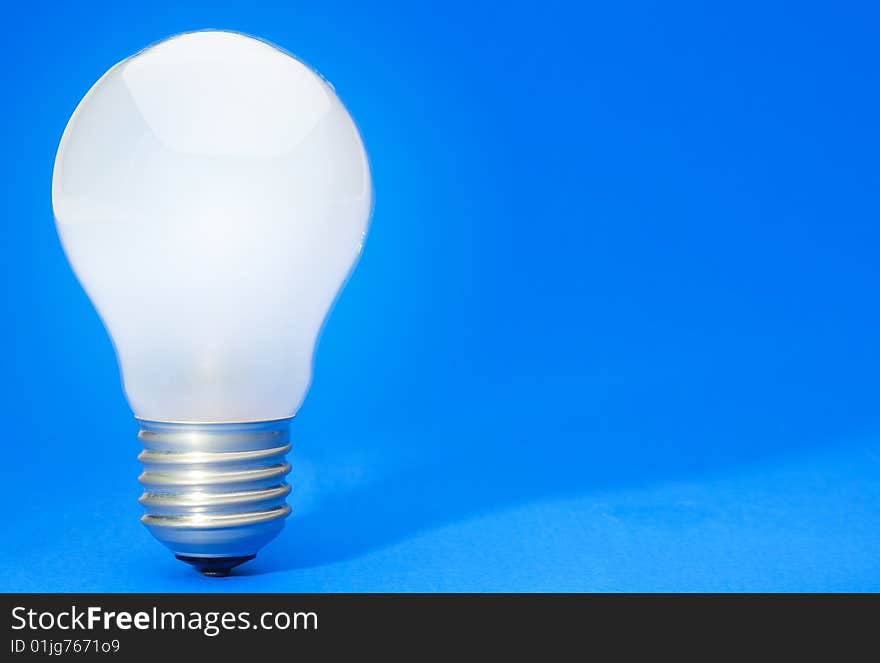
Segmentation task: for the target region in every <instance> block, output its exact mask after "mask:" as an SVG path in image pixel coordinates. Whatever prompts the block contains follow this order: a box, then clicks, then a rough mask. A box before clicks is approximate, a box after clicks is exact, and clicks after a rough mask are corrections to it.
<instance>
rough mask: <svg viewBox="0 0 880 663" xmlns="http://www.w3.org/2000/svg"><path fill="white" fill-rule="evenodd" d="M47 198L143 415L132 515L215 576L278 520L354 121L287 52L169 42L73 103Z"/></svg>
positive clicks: (350, 171)
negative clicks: (138, 513) (137, 496)
mask: <svg viewBox="0 0 880 663" xmlns="http://www.w3.org/2000/svg"><path fill="white" fill-rule="evenodd" d="M52 202H53V206H54V210H55V218H56V223H57V227H58V233H59V235H60V237H61V241H62V244H63V246H64V249H65V252H66V253H67V257H68V259H69V260H70V263H71V265H72V266H73V269H74V271H75V272H76V274H77V276H78V277H79V280H80V282H81V283H82V286H83V288H84V289H85V290H86V292H87V293H88V295H89V297H90V298H91V300H92V302H93V303H94V305H95V307H96V309H97V310H98V312H99V314H100V316H101V318H102V320H103V321H104V324H105V326H106V328H107V330H108V332H109V333H110V336H111V337H112V339H113V341H114V345H115V348H116V353H117V356H118V359H119V365H120V371H121V374H122V379H123V383H124V387H125V393H126V395H127V397H128V401H129V403H130V405H131V408H132V410H133V411H134V414H135V416H136V417H137V418H138V419H140V420H141V432H140V435H139V436H140V438H141V440H142V441H143V442H144V445H145V447H146V448H145V450H144V452H143V453H142V454H141V460H142V461H143V462H144V466H145V471H144V473H143V474H142V475H141V482H142V483H143V484H144V485H145V487H146V490H145V493H144V495H143V496H142V498H141V502H142V503H143V504H144V506H145V507H146V510H147V513H146V515H145V516H144V518H143V520H144V522H145V523H146V524H147V526H148V527H149V528H150V530H151V531H152V532H153V533H154V534H155V535H156V536H157V537H158V538H159V539H160V540H161V541H163V543H165V544H166V545H168V546H169V547H170V548H171V549H172V551H174V552H175V553H176V554H177V555H178V557H181V558H183V559H184V560H185V561H188V562H191V563H193V564H195V565H196V566H197V567H198V568H200V569H201V570H203V571H204V572H206V573H214V574H223V573H226V572H228V570H229V568H231V567H232V566H234V565H235V564H237V563H240V562H241V561H244V560H245V559H248V558H250V557H251V556H253V555H254V554H255V553H256V551H257V549H258V548H259V547H260V546H262V545H263V544H265V543H266V542H267V541H268V540H269V539H271V538H272V537H273V536H274V535H275V534H277V532H278V531H279V530H280V529H281V526H282V524H283V519H284V517H285V516H286V515H287V513H289V507H288V506H287V504H286V495H287V493H288V492H289V490H290V489H289V486H287V484H286V483H285V482H284V476H285V474H286V473H287V471H288V470H289V466H288V465H287V464H286V462H285V461H284V453H285V452H286V451H287V449H288V448H289V443H288V424H289V419H290V418H291V417H293V415H294V414H296V411H297V409H298V408H299V406H300V404H301V403H302V401H303V398H304V397H305V394H306V391H307V389H308V386H309V382H310V379H311V367H312V356H313V353H314V347H315V343H316V340H317V336H318V333H319V331H320V329H321V326H322V324H323V321H324V319H325V317H326V315H327V313H328V311H329V308H330V306H331V304H332V302H333V300H334V298H335V297H336V294H337V292H338V290H339V289H340V287H341V286H342V284H343V283H344V281H345V279H346V277H347V275H348V274H349V272H350V270H351V268H352V266H353V265H354V263H355V261H356V259H357V257H358V255H359V253H360V250H361V247H362V245H363V241H364V237H365V233H366V229H367V225H368V222H369V217H370V211H371V205H372V185H371V180H370V171H369V165H368V163H367V157H366V153H365V151H364V147H363V143H362V141H361V138H360V135H359V133H358V130H357V127H356V126H355V124H354V122H353V121H352V119H351V117H350V115H349V114H348V112H347V110H346V109H345V107H344V106H343V104H342V102H341V101H340V100H339V98H338V97H337V96H336V94H335V92H334V90H333V88H332V87H331V86H330V85H329V84H328V83H327V82H326V81H325V80H324V79H322V78H321V77H320V76H319V75H318V74H317V73H315V72H314V71H313V70H312V69H310V68H309V67H308V66H306V65H305V64H303V63H302V62H301V61H299V60H297V59H296V58H294V57H292V56H291V55H289V54H288V53H286V52H284V51H281V50H279V49H278V48H276V47H274V46H272V45H270V44H267V43H266V42H263V41H260V40H258V39H254V38H251V37H247V36H245V35H241V34H238V33H232V32H223V31H203V32H192V33H186V34H182V35H177V36H174V37H171V38H169V39H166V40H165V41H162V42H159V43H158V44H155V45H153V46H151V47H149V48H147V49H145V50H143V51H141V52H140V53H137V54H136V55H134V56H132V57H130V58H127V59H125V60H123V61H122V62H120V63H118V64H117V65H115V66H114V67H112V68H111V69H110V70H109V71H108V72H107V73H106V74H104V76H103V77H102V78H101V79H100V80H99V81H98V82H97V83H95V85H94V86H93V87H92V88H91V90H89V92H88V93H87V94H86V96H85V97H84V98H83V100H82V101H81V102H80V104H79V105H78V107H77V108H76V110H75V111H74V113H73V116H72V117H71V118H70V121H69V123H68V125H67V128H66V129H65V131H64V135H63V136H62V138H61V144H60V145H59V147H58V154H57V157H56V160H55V171H54V177H53V183H52Z"/></svg>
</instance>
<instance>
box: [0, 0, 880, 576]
mask: <svg viewBox="0 0 880 663" xmlns="http://www.w3.org/2000/svg"><path fill="white" fill-rule="evenodd" d="M580 4H581V3H558V2H553V1H550V0H543V1H542V2H540V3H535V4H534V5H524V4H522V5H520V4H514V5H509V4H507V3H494V2H474V1H473V0H470V1H468V2H452V1H446V2H442V3H433V4H431V5H419V6H417V7H415V6H414V7H407V6H404V5H392V4H377V3H355V2H351V3H339V2H321V3H318V2H293V3H278V4H276V5H271V4H264V3H260V2H244V3H229V4H224V3H218V2H210V3H204V4H194V3H178V2H169V3H162V2H149V3H122V2H107V3H100V4H95V3H57V4H56V3H39V2H35V3H29V4H28V5H27V7H25V4H24V3H22V4H20V5H19V8H18V9H17V10H15V9H12V8H6V9H5V18H4V22H3V27H2V31H3V38H2V40H0V48H2V61H3V63H4V64H3V69H2V79H0V84H2V88H3V90H4V102H3V104H2V107H0V114H2V115H0V126H2V131H3V147H4V152H5V154H4V158H3V159H2V162H0V163H2V166H0V167H2V168H3V173H2V179H3V181H4V183H5V192H4V194H3V205H4V210H3V217H4V219H3V223H2V232H3V237H2V251H3V254H2V269H3V273H2V275H0V276H2V283H3V314H4V318H3V321H4V324H3V325H2V334H3V338H2V341H3V346H2V347H3V348H4V350H3V352H2V362H3V381H2V382H3V384H2V389H3V392H4V393H3V397H2V403H3V409H4V412H3V431H2V437H3V448H2V463H0V472H2V476H0V491H2V493H0V502H2V504H3V511H2V512H3V531H2V541H3V549H4V560H3V568H2V572H0V589H3V590H28V591H41V590H57V591H68V590H70V591H74V590H85V591H91V590H96V591H132V590H138V591H158V592H165V591H202V590H206V591H212V590H223V591H239V590H241V591H361V590H429V591H430V590H478V591H479V590H880V555H878V550H880V402H878V387H880V370H878V369H880V351H878V348H880V345H878V339H880V311H878V305H877V303H878V298H877V294H878V284H880V262H878V248H880V224H878V221H880V196H878V192H880V162H878V154H880V150H878V148H880V133H878V117H880V92H878V90H880V88H878V76H877V71H878V65H880V45H878V44H880V42H878V40H877V33H876V26H877V19H878V15H877V14H876V13H875V12H874V11H872V10H870V9H869V8H868V4H869V3H864V5H863V6H859V5H858V4H849V3H831V4H829V3H822V6H820V5H819V4H817V5H816V6H811V5H810V4H808V3H790V4H780V3H766V2H756V3H736V4H735V6H733V7H727V8H719V7H715V6H714V5H715V4H717V3H704V4H703V3H652V2H619V3H591V5H589V6H585V7H578V5H580ZM204 27H217V28H228V29H235V30H240V31H244V32H248V33H251V34H255V35H258V36H262V37H264V38H266V39H268V40H270V41H272V42H275V43H277V44H279V45H281V46H283V47H285V48H287V49H289V50H291V51H292V52H294V53H295V54H297V55H299V56H300V57H302V58H303V59H305V60H306V61H308V62H310V63H312V64H314V65H315V66H316V67H317V68H318V69H319V70H320V71H321V72H322V73H323V74H324V75H325V76H327V77H328V78H329V79H330V80H331V81H333V83H334V84H335V86H336V88H337V90H338V91H339V93H340V95H341V97H342V98H343V100H344V101H345V102H346V104H347V105H348V107H349V109H350V110H351V112H352V114H353V115H354V117H355V118H356V119H357V121H358V123H359V125H360V127H361V130H362V132H363V135H364V139H365V142H366V145H367V148H368V150H369V152H370V156H371V160H372V165H373V169H374V177H375V188H376V211H375V217H374V221H373V226H372V231H371V235H370V237H369V240H368V242H367V247H366V251H365V254H364V256H363V259H362V261H361V263H360V265H359V267H358V269H357V270H356V272H355V274H354V277H353V278H352V280H351V281H350V283H349V285H348V286H347V288H346V289H345V291H344V292H343V294H342V296H341V298H340V300H339V302H338V304H337V306H336V308H335V309H334V311H333V313H332V316H331V318H330V320H329V322H328V324H327V326H326V332H325V334H324V336H323V338H322V340H321V342H320V346H319V349H318V353H317V359H316V379H315V382H314V385H313V387H312V389H311V392H310V395H309V397H308V399H307V400H306V403H305V405H304V407H303V408H302V410H301V412H300V415H299V416H298V417H297V419H296V421H295V422H294V427H293V431H292V435H293V438H294V440H295V442H294V454H293V457H292V461H293V464H294V475H293V484H294V497H293V498H292V500H293V505H294V515H293V516H292V517H291V518H290V519H289V521H288V523H287V527H286V529H285V531H284V533H283V534H282V535H281V537H280V538H279V539H277V540H276V541H275V542H274V543H272V544H271V545H270V546H268V547H267V548H266V549H265V550H264V551H263V552H262V553H261V554H260V555H259V557H258V558H257V559H256V560H255V561H254V562H252V563H250V564H248V565H246V566H244V567H242V569H241V574H240V575H238V576H236V577H232V578H229V579H226V580H211V579H204V578H201V577H199V576H198V575H197V574H196V573H195V572H193V571H192V570H190V569H189V568H187V567H185V566H184V565H182V564H181V563H179V562H177V561H175V560H174V559H173V557H172V556H171V555H170V554H169V553H168V552H167V551H166V550H165V549H164V548H163V547H161V546H160V545H159V544H158V543H157V542H155V541H154V540H153V539H152V538H151V537H150V535H149V534H148V532H147V531H146V530H145V529H144V528H143V527H142V526H141V524H140V523H139V522H138V517H139V515H140V513H141V509H140V507H139V505H138V503H137V501H136V500H137V497H138V495H139V494H140V487H139V485H138V483H137V481H136V477H137V475H138V473H139V465H138V463H137V461H136V456H137V453H138V451H139V444H138V441H137V439H136V437H135V435H136V430H137V426H136V424H135V422H134V420H133V419H132V418H131V415H130V412H129V409H128V406H127V404H126V402H125V400H124V397H123V394H122V392H121V389H120V385H119V376H118V370H117V366H116V361H115V357H114V354H113V350H112V347H111V344H110V341H109V340H108V338H107V336H106V334H105V332H104V330H103V328H102V326H101V323H100V321H99V319H98V317H97V315H96V314H95V312H94V311H93V309H92V307H91V305H90V303H89V301H88V300H87V298H86V296H85V295H84V293H83V292H82V290H81V289H80V287H79V285H78V284H77V282H76V280H75V278H74V276H73V274H72V272H71V270H70V268H69V267H68V265H67V262H66V260H65V257H64V255H63V253H62V250H61V247H60V245H59V242H58V239H57V236H56V233H55V229H54V224H53V217H52V208H51V200H50V183H51V175H52V166H53V160H54V156H55V150H56V148H57V144H58V141H59V139H60V136H61V133H62V130H63V129H64V126H65V124H66V122H67V119H68V117H69V115H70V113H71V112H72V111H73V109H74V107H75V106H76V104H77V102H78V101H79V99H80V98H81V97H82V96H83V94H84V93H85V92H86V91H87V90H88V88H89V87H90V86H91V84H92V83H93V82H94V81H95V80H96V79H97V78H98V77H99V76H100V75H101V74H102V73H103V72H104V71H105V70H106V69H107V68H108V67H109V66H111V65H112V64H114V63H115V62H117V61H118V60H120V59H122V58H124V57H126V56H127V55H129V54H131V53H132V52H134V51H137V50H139V49H140V48H141V47H143V46H145V45H147V44H149V43H151V42H154V41H156V40H158V39H161V38H163V37H165V36H168V35H170V34H172V33H175V32H179V31H183V30H190V29H197V28H204Z"/></svg>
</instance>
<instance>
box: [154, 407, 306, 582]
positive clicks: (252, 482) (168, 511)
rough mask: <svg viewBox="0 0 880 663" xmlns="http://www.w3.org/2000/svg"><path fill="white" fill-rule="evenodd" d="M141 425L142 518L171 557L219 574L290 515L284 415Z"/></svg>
mask: <svg viewBox="0 0 880 663" xmlns="http://www.w3.org/2000/svg"><path fill="white" fill-rule="evenodd" d="M140 424H141V430H140V432H139V433H138V438H139V439H140V440H141V442H142V443H143V445H144V450H143V451H142V452H141V453H140V455H139V456H138V460H140V461H141V463H143V466H144V471H143V473H142V474H141V475H140V477H138V481H140V483H141V484H143V486H144V493H143V495H141V497H140V500H139V501H140V503H141V505H142V506H143V507H144V509H145V510H146V513H145V514H144V515H143V516H142V517H141V522H143V523H144V525H146V527H147V529H149V530H150V532H151V533H152V534H153V536H155V537H156V538H157V539H158V540H159V541H161V542H162V543H163V544H165V545H166V546H167V547H168V548H170V549H171V551H172V552H173V553H174V554H175V556H176V557H177V558H178V559H180V560H182V561H184V562H186V563H188V564H192V565H193V566H195V567H196V568H197V569H198V570H199V571H201V572H202V573H203V574H204V575H207V576H226V575H229V572H230V570H231V569H232V568H233V567H235V566H238V565H239V564H242V563H244V562H246V561H248V560H250V559H253V558H254V556H255V555H256V553H257V551H258V550H259V549H260V548H262V547H263V546H264V545H266V544H267V543H268V542H269V541H271V540H272V539H273V538H275V537H276V536H277V535H278V533H279V532H280V531H281V529H282V527H283V526H284V519H285V518H286V517H287V516H288V515H289V514H290V506H288V504H287V496H288V495H289V494H290V485H289V484H288V483H287V481H286V477H287V475H288V473H289V472H290V465H289V464H288V463H287V462H286V460H285V455H286V454H287V452H288V451H289V450H290V419H280V420H277V421H265V422H257V423H244V424H178V423H163V422H155V421H141V422H140Z"/></svg>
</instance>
